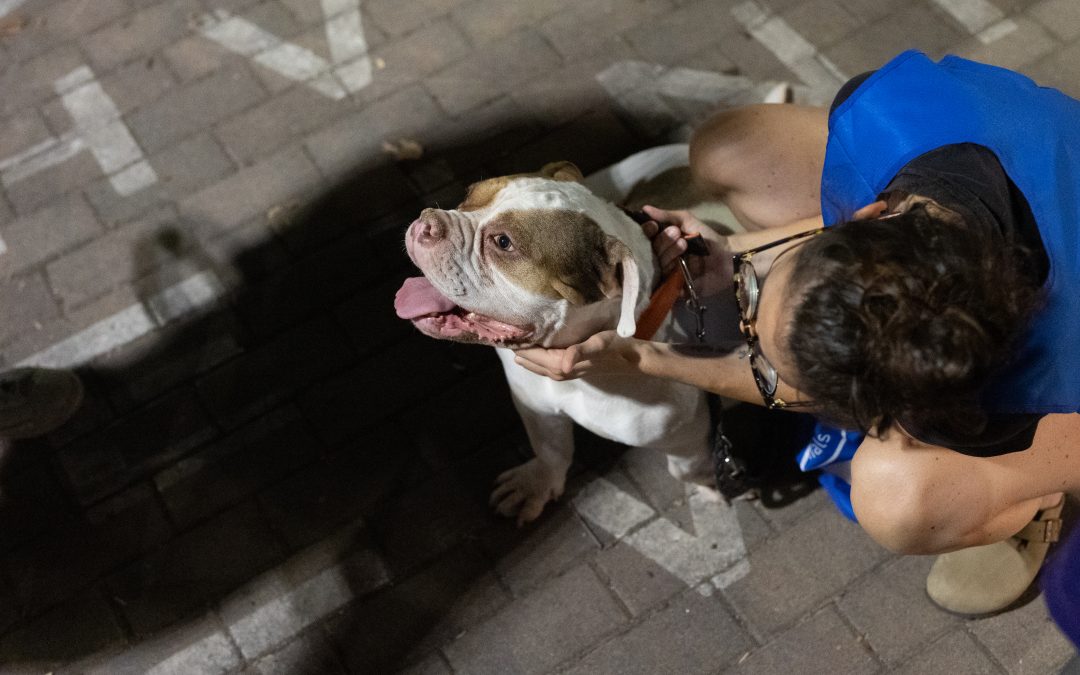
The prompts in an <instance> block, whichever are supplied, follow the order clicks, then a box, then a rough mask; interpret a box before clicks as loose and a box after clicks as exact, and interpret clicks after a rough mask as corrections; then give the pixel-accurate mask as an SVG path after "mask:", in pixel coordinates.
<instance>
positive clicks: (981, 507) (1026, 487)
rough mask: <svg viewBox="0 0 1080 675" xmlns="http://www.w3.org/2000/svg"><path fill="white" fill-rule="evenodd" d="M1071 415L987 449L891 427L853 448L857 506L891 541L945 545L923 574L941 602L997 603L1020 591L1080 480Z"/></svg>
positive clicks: (963, 605) (974, 606) (878, 536)
mask: <svg viewBox="0 0 1080 675" xmlns="http://www.w3.org/2000/svg"><path fill="white" fill-rule="evenodd" d="M1078 420H1080V416H1077V415H1052V416H1048V417H1046V418H1045V419H1044V420H1043V422H1042V423H1041V424H1040V425H1039V430H1038V432H1037V433H1036V435H1035V439H1034V442H1033V445H1032V447H1031V448H1029V449H1028V450H1026V451H1023V452H1016V453H1010V454H1008V455H1001V456H999V457H990V458H978V457H969V456H965V455H961V454H959V453H957V452H953V451H951V450H948V449H945V448H939V447H933V446H927V445H925V444H922V443H919V442H917V441H911V440H910V439H907V438H906V437H904V436H902V435H901V434H899V433H897V432H892V433H891V434H890V436H889V437H887V439H889V440H886V442H871V443H868V444H866V446H865V447H860V448H859V451H858V452H857V453H856V454H855V459H854V460H853V462H852V467H851V468H852V480H851V484H852V491H851V497H852V504H853V506H854V509H855V515H856V516H857V517H858V518H859V522H860V524H861V525H862V526H863V528H864V529H865V530H866V531H867V532H868V533H869V534H870V535H871V536H872V537H873V538H874V539H875V540H877V541H878V542H879V543H881V544H882V545H883V546H885V547H887V548H889V549H891V550H894V551H897V552H901V553H912V554H926V553H942V554H943V555H940V556H939V557H938V559H937V560H936V561H935V563H934V566H933V568H932V570H931V573H930V576H929V577H928V578H927V593H928V594H929V595H930V597H931V599H932V600H934V602H936V603H937V604H938V605H939V606H941V607H942V608H944V609H947V610H950V611H954V612H958V613H962V614H971V615H981V614H988V613H993V612H996V611H999V610H1001V609H1003V608H1005V607H1007V606H1008V605H1010V604H1011V603H1012V602H1013V601H1014V600H1016V599H1017V598H1019V597H1020V596H1021V595H1022V594H1023V592H1024V590H1025V589H1026V588H1027V587H1028V586H1029V585H1030V584H1031V582H1032V581H1033V580H1034V578H1035V575H1036V574H1037V573H1038V571H1039V567H1040V566H1041V564H1042V562H1043V559H1044V557H1045V556H1046V552H1047V549H1048V547H1049V545H1050V543H1052V542H1054V541H1056V540H1057V535H1058V532H1059V530H1060V510H1061V503H1062V501H1063V494H1062V493H1063V492H1071V491H1076V490H1077V489H1078V488H1080V462H1078V461H1077V458H1076V453H1077V450H1078V444H1080V438H1078V434H1077V431H1078V428H1080V424H1078Z"/></svg>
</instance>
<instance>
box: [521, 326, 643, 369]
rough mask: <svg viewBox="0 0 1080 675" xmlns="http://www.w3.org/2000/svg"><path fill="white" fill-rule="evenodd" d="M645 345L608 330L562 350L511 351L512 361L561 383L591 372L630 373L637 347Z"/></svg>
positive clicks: (635, 362)
mask: <svg viewBox="0 0 1080 675" xmlns="http://www.w3.org/2000/svg"><path fill="white" fill-rule="evenodd" d="M645 344H647V341H646V340H638V339H636V338H624V337H619V334H618V333H616V332H615V331H613V330H607V331H604V332H602V333H597V334H596V335H593V336H592V337H590V338H589V339H588V340H585V341H584V342H581V343H578V344H576V345H571V346H569V347H566V348H565V349H545V348H544V347H530V348H528V349H519V350H517V351H516V352H514V363H516V364H518V365H519V366H521V367H522V368H525V369H526V370H529V371H532V372H534V373H536V374H537V375H543V376H545V377H550V378H551V379H553V380H557V381H560V382H561V381H563V380H576V379H577V378H579V377H582V376H584V375H587V374H590V373H630V372H636V371H637V370H638V363H639V362H640V360H641V353H640V351H639V350H640V349H641V347H642V346H643V345H645Z"/></svg>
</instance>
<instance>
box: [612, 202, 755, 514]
mask: <svg viewBox="0 0 1080 675" xmlns="http://www.w3.org/2000/svg"><path fill="white" fill-rule="evenodd" d="M623 212H624V213H626V215H628V216H630V218H632V219H633V220H634V221H635V222H637V223H638V224H639V225H640V224H643V223H645V221H648V220H652V219H651V218H649V216H648V215H647V214H645V213H644V212H642V211H629V210H627V209H623ZM686 244H687V247H686V253H684V254H683V255H682V256H680V257H679V271H680V272H681V274H669V275H668V277H667V278H666V279H664V281H663V282H662V283H661V284H660V286H659V287H658V288H657V289H656V291H655V292H654V293H653V294H652V297H651V298H649V306H648V307H646V308H645V311H644V313H642V315H641V317H640V318H639V319H638V322H637V332H635V333H634V337H636V338H638V339H639V340H649V339H651V338H652V337H653V335H655V334H656V331H657V330H659V329H660V325H661V324H662V323H663V322H664V319H665V318H666V317H667V315H668V313H669V312H671V310H672V308H673V307H674V306H675V301H676V300H678V299H679V296H680V295H682V292H683V290H685V291H686V294H687V298H686V306H687V308H689V309H690V310H691V311H692V312H693V313H694V317H695V319H696V320H697V339H698V342H704V341H705V309H706V307H705V305H703V304H701V300H700V298H699V297H698V294H697V289H696V288H694V279H693V276H692V275H691V274H690V268H689V267H688V266H687V264H686V258H687V256H691V255H702V256H704V255H708V254H709V249H708V247H707V246H705V240H704V239H702V237H701V235H694V236H691V237H686ZM708 396H709V399H710V402H709V414H710V416H711V417H712V419H713V422H714V423H715V427H714V429H713V434H712V443H711V445H712V447H711V449H710V453H709V454H710V455H712V465H713V480H714V481H715V483H716V489H717V491H718V492H719V493H720V495H721V496H722V497H723V498H724V501H725V502H727V503H728V504H730V503H731V502H732V500H734V499H737V498H739V497H741V496H743V495H744V494H746V493H748V492H750V493H751V495H754V494H755V493H754V492H751V491H756V490H757V488H758V483H757V482H756V481H755V479H754V477H752V476H751V475H750V473H749V471H748V470H747V465H746V462H745V460H743V459H742V458H740V457H739V456H738V455H737V454H736V453H735V452H734V447H733V444H732V442H731V439H730V438H729V437H728V435H727V434H726V433H725V432H724V415H723V407H722V406H721V404H720V400H719V397H717V396H716V395H715V394H709V395H708ZM751 498H752V497H751Z"/></svg>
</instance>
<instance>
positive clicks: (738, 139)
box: [690, 108, 754, 195]
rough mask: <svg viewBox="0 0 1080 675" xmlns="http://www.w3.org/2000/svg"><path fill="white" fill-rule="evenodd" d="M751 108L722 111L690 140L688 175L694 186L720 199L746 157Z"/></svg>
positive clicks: (737, 173)
mask: <svg viewBox="0 0 1080 675" xmlns="http://www.w3.org/2000/svg"><path fill="white" fill-rule="evenodd" d="M753 114H754V113H753V110H752V109H751V108H733V109H730V110H721V111H720V112H718V113H715V114H714V115H712V117H710V118H709V119H707V120H705V122H704V123H702V124H701V125H700V126H699V127H697V129H695V130H694V134H693V136H692V137H691V138H690V172H691V175H692V176H693V179H694V182H695V183H696V184H697V185H698V186H699V187H700V188H702V189H703V190H705V191H706V192H708V193H710V194H714V195H722V194H724V193H726V192H727V191H728V189H730V188H731V186H732V184H733V183H734V182H735V181H736V180H737V178H738V176H739V175H740V168H739V167H740V164H741V163H742V162H743V161H744V158H745V157H746V155H745V152H746V147H745V146H746V139H747V129H748V125H749V124H751V123H752V122H751V119H752V117H753Z"/></svg>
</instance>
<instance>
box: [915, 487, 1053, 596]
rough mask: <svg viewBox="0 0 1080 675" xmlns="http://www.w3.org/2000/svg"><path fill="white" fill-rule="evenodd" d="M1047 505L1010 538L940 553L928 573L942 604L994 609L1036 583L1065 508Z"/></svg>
mask: <svg viewBox="0 0 1080 675" xmlns="http://www.w3.org/2000/svg"><path fill="white" fill-rule="evenodd" d="M1064 505H1065V498H1064V497H1062V499H1061V502H1060V503H1059V504H1058V505H1057V506H1053V507H1051V508H1049V509H1044V510H1042V511H1039V512H1038V513H1036V514H1035V518H1034V519H1033V520H1032V521H1031V522H1030V523H1028V524H1027V525H1026V526H1025V527H1024V529H1022V530H1020V531H1019V532H1017V533H1016V534H1014V535H1013V536H1012V537H1010V538H1008V539H1006V540H1005V541H999V542H997V543H994V544H988V545H986V546H973V547H971V548H965V549H961V550H959V551H953V552H952V553H945V554H943V555H939V556H938V558H937V560H935V561H934V566H933V567H931V568H930V574H929V576H927V577H926V593H927V595H929V596H930V599H931V600H932V601H933V602H934V604H936V605H937V606H938V607H940V608H942V609H944V610H945V611H947V612H952V613H954V614H962V615H964V616H985V615H988V614H994V613H996V612H1000V611H1001V610H1003V609H1005V608H1007V607H1008V606H1009V605H1011V604H1012V603H1014V602H1016V601H1017V600H1018V599H1019V598H1020V596H1022V595H1023V594H1024V591H1026V590H1027V589H1028V587H1029V586H1031V582H1033V581H1034V580H1035V576H1036V575H1037V574H1038V573H1039V568H1040V567H1042V563H1043V559H1044V558H1046V552H1047V550H1048V549H1049V548H1050V544H1052V543H1053V542H1055V541H1057V540H1058V537H1059V535H1060V534H1061V509H1062V507H1063V506H1064Z"/></svg>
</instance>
